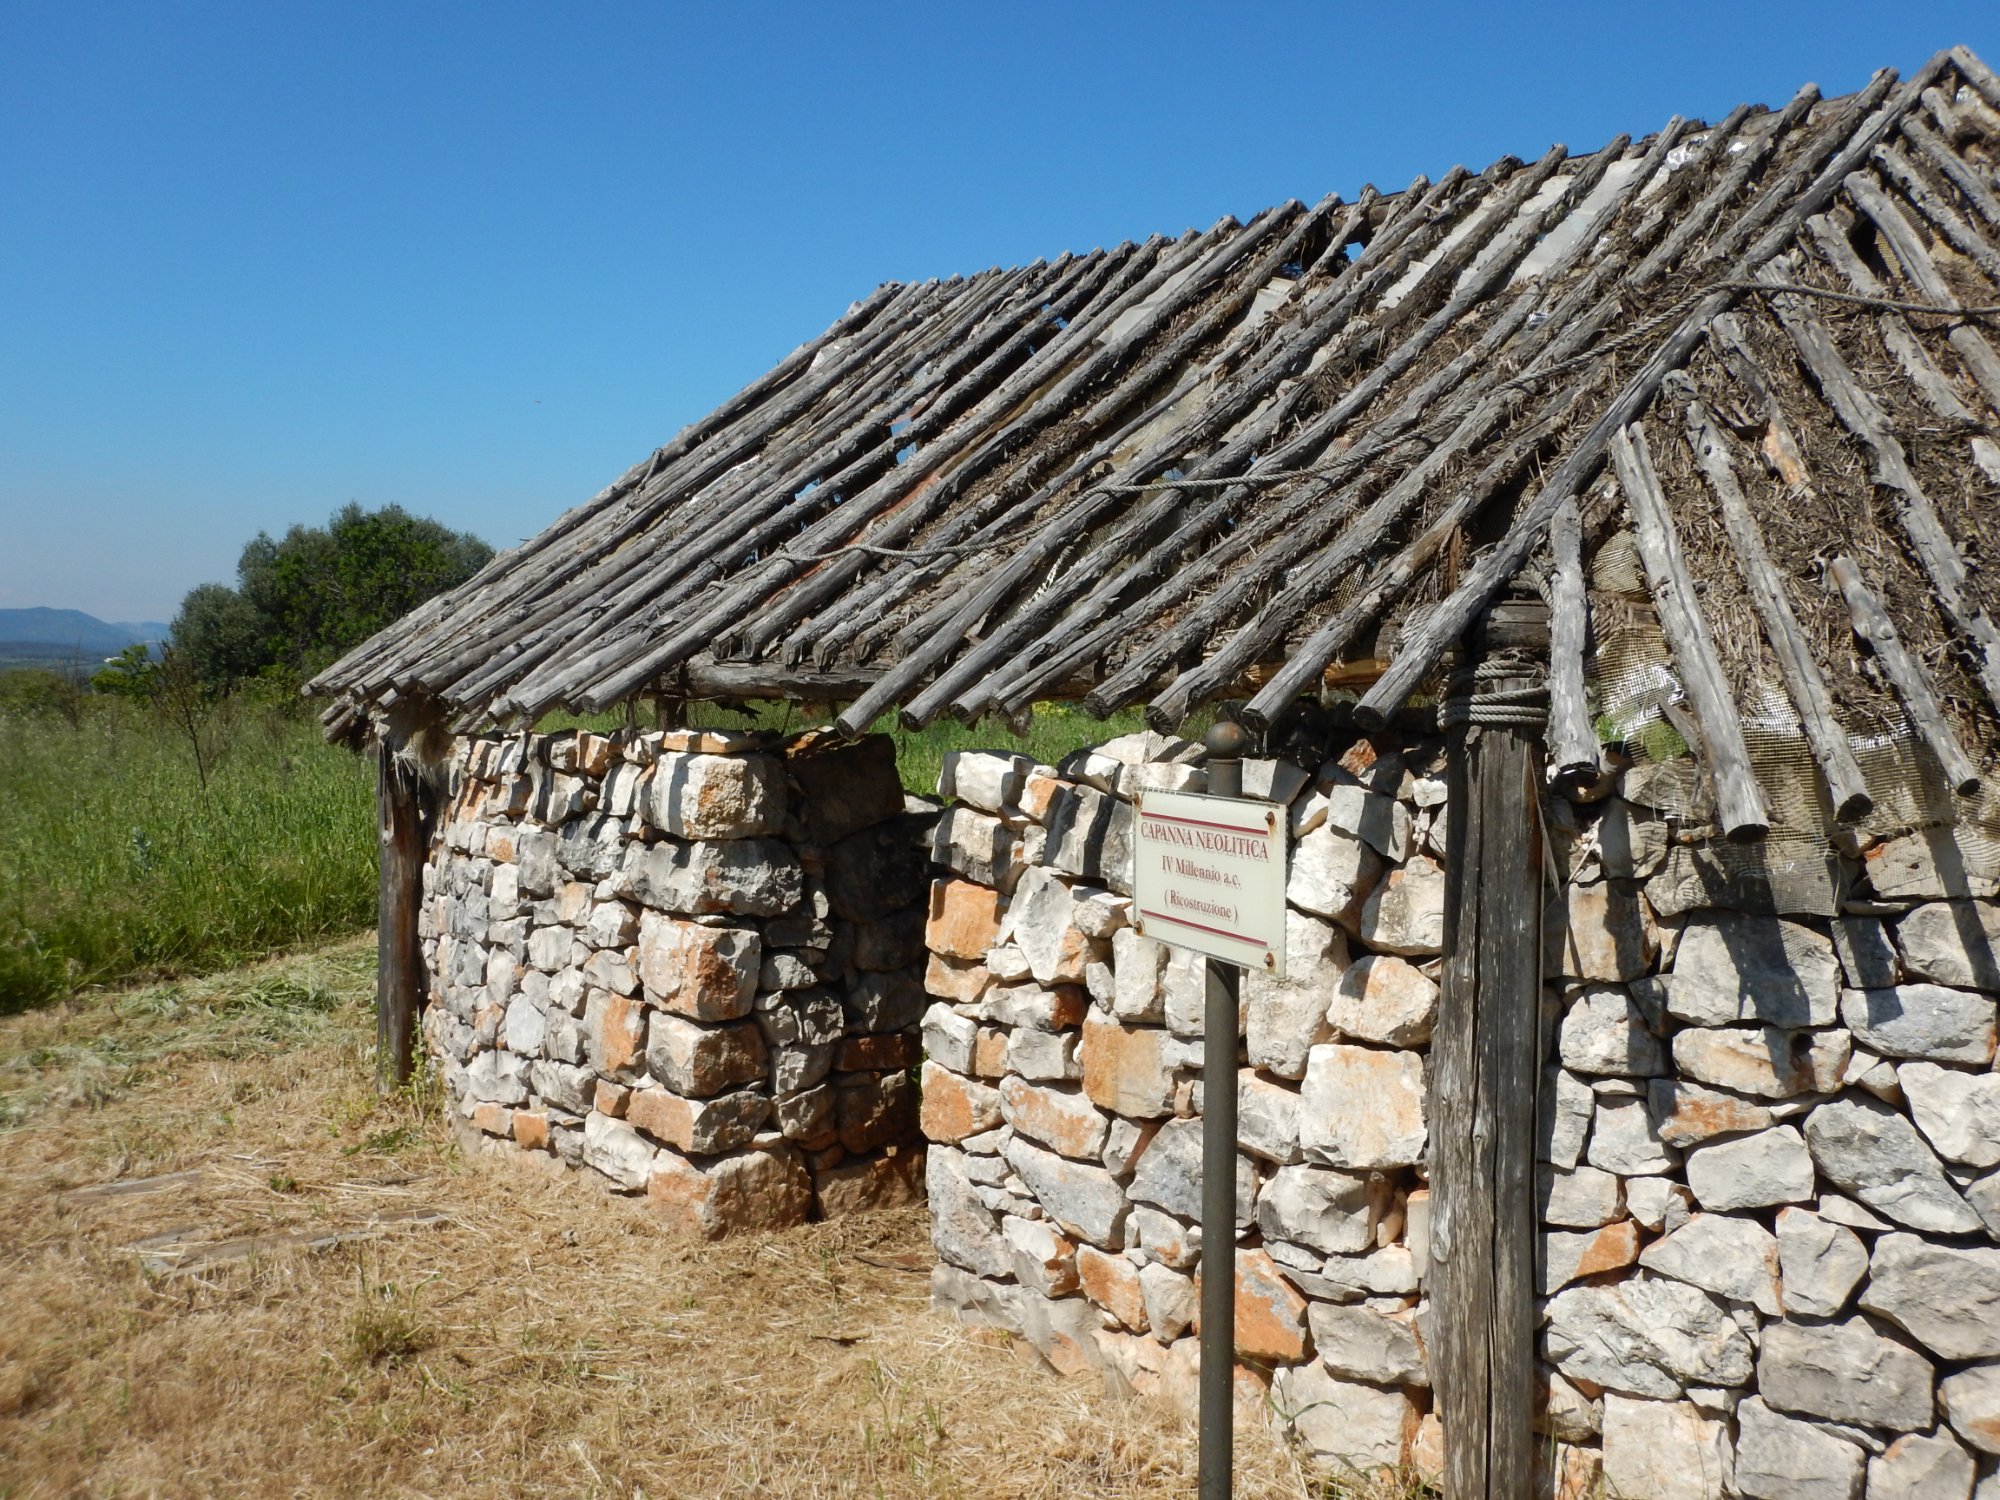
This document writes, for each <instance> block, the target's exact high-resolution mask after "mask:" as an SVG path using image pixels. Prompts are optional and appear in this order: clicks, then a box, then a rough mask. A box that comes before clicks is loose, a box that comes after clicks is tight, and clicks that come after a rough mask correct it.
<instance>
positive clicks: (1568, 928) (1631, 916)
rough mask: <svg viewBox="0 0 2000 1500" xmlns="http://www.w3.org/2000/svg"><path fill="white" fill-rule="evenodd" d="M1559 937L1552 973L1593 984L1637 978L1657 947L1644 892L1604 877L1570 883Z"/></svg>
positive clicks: (1648, 963) (1656, 928)
mask: <svg viewBox="0 0 2000 1500" xmlns="http://www.w3.org/2000/svg"><path fill="white" fill-rule="evenodd" d="M1560 939H1561V946H1560V951H1559V954H1558V958H1557V964H1556V965H1555V966H1554V967H1555V972H1557V973H1560V974H1564V975H1567V976H1568V977H1569V978H1570V979H1572V980H1583V981H1585V982H1589V983H1597V984H1619V983H1623V982H1624V981H1626V980H1628V979H1637V978H1639V977H1640V976H1641V975H1642V974H1645V973H1646V972H1647V971H1648V970H1649V969H1651V968H1652V966H1653V960H1654V959H1655V958H1656V957H1657V956H1658V955H1659V951H1660V934H1659V928H1658V927H1657V926H1656V924H1655V923H1654V921H1653V913H1652V910H1651V908H1649V907H1648V906H1647V905H1646V900H1645V897H1643V896H1641V895H1640V894H1639V893H1638V892H1637V891H1633V890H1629V889H1627V888H1625V887H1624V886H1621V885H1617V884H1614V883H1613V882H1611V881H1608V880H1600V881H1598V882H1597V883H1596V884H1595V885H1572V886H1570V888H1569V896H1568V914H1567V920H1566V921H1565V923H1564V925H1563V930H1562V932H1561V934H1560Z"/></svg>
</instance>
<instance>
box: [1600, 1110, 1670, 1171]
mask: <svg viewBox="0 0 2000 1500" xmlns="http://www.w3.org/2000/svg"><path fill="white" fill-rule="evenodd" d="M1678 1160H1679V1153H1678V1152H1676V1151H1675V1150H1674V1149H1673V1148H1672V1147H1671V1146H1669V1145H1667V1144H1666V1143H1665V1142H1663V1141H1662V1140H1661V1139H1660V1138H1659V1135H1658V1133H1657V1132H1656V1131H1655V1130H1654V1128H1653V1117H1652V1114H1651V1113H1650V1112H1649V1111H1648V1110H1647V1108H1646V1103H1645V1101H1644V1100H1643V1099H1618V1098H1610V1099H1599V1100H1598V1101H1597V1114H1596V1119H1595V1121H1594V1122H1593V1123H1592V1125H1591V1127H1590V1151H1589V1161H1590V1164H1591V1165H1592V1166H1593V1167H1600V1168H1602V1169H1603V1170H1604V1171H1607V1172H1616V1173H1617V1174H1618V1175H1619V1176H1621V1177H1649V1176H1653V1175H1655V1174H1657V1173H1660V1172H1671V1171H1672V1170H1673V1169H1674V1166H1675V1164H1676V1163H1677V1162H1678Z"/></svg>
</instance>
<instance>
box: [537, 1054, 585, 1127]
mask: <svg viewBox="0 0 2000 1500" xmlns="http://www.w3.org/2000/svg"><path fill="white" fill-rule="evenodd" d="M528 1078H529V1082H530V1084H531V1086H532V1087H533V1088H534V1091H535V1092H536V1093H537V1094H539V1095H540V1096H541V1097H542V1099H543V1100H544V1101H545V1102H546V1103H549V1104H553V1105H555V1106H556V1108H558V1109H566V1110H568V1111H569V1112H570V1113H571V1114H573V1115H580V1114H584V1113H586V1112H588V1110H589V1109H590V1106H591V1099H592V1097H593V1095H594V1093H595V1091H596V1087H597V1075H596V1073H595V1071H594V1070H593V1069H590V1068H580V1067H572V1066H569V1065H567V1064H565V1063H560V1062H554V1061H550V1062H540V1061H537V1062H534V1063H531V1064H529V1067H528Z"/></svg>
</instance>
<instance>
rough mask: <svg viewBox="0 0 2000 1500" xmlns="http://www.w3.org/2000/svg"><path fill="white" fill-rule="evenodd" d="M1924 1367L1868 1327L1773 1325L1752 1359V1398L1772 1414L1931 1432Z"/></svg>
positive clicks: (1854, 1323)
mask: <svg viewBox="0 0 2000 1500" xmlns="http://www.w3.org/2000/svg"><path fill="white" fill-rule="evenodd" d="M1934 1379H1935V1371H1933V1369H1932V1368H1931V1363H1930V1361H1929V1360H1927V1359H1925V1358H1924V1357H1923V1356H1922V1355H1921V1354H1919V1353H1917V1352H1916V1351H1915V1350H1914V1349H1911V1348H1909V1347H1908V1346H1907V1345H1904V1344H1901V1343H1898V1342H1897V1341H1896V1340H1894V1339H1891V1338H1885V1337H1883V1336H1882V1335H1881V1334H1879V1333H1877V1332H1876V1331H1875V1330H1874V1329H1873V1328H1872V1327H1870V1326H1869V1324H1868V1322H1867V1320H1866V1319H1863V1318H1853V1319H1850V1320H1849V1321H1847V1322H1845V1323H1812V1324H1806V1323H1790V1322H1777V1323H1772V1324H1770V1325H1768V1326H1767V1327H1766V1328H1765V1329H1764V1335H1763V1340H1762V1343H1761V1345H1760V1346H1759V1348H1758V1351H1757V1393H1758V1394H1759V1395H1760V1396H1762V1397H1763V1398H1764V1401H1765V1403H1766V1404H1767V1405H1769V1406H1770V1407H1771V1408H1772V1409H1773V1410H1774V1411H1782V1412H1787V1413H1790V1414H1792V1415H1794V1416H1804V1417H1819V1418H1824V1419H1825V1420H1827V1421H1832V1422H1851V1423H1856V1424H1859V1425H1861V1426H1866V1427H1885V1428H1888V1429H1889V1430H1890V1431H1892V1432H1917V1431H1921V1430H1923V1429H1925V1428H1928V1427H1929V1426H1930V1425H1931V1420H1932V1400H1931V1387H1932V1382H1933V1380H1934Z"/></svg>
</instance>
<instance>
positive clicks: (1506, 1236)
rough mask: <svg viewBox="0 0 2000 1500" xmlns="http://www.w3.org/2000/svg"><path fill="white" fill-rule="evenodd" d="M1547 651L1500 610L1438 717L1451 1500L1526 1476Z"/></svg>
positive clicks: (1507, 1488)
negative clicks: (1445, 795) (1443, 826)
mask: <svg viewBox="0 0 2000 1500" xmlns="http://www.w3.org/2000/svg"><path fill="white" fill-rule="evenodd" d="M1547 648H1548V616H1547V611H1546V609H1545V608H1544V607H1543V606H1542V605H1540V604H1539V603H1533V604H1528V603H1514V602H1507V603H1502V604H1498V605H1495V606H1494V608H1493V610H1492V611H1491V612H1490V613H1489V614H1488V615H1487V616H1486V617H1485V618H1484V619H1483V620H1482V621H1481V622H1480V624H1479V625H1477V626H1475V627H1474V630H1473V633H1472V636H1471V639H1470V640H1469V641H1468V649H1467V653H1466V664H1465V665H1464V666H1462V667H1461V668H1460V669H1459V670H1458V672H1457V673H1455V674H1454V676H1453V680H1452V688H1451V692H1450V693H1449V695H1448V696H1447V699H1446V702H1445V705H1444V707H1443V709H1442V710H1441V711H1440V714H1439V722H1440V725H1441V726H1443V727H1447V728H1448V730H1449V734H1450V744H1449V771H1448V775H1449V785H1450V804H1449V805H1450V809H1451V819H1450V825H1449V832H1448V835H1447V849H1446V873H1445V928H1444V949H1445V957H1444V975H1443V993H1442V996H1441V998H1440V1001H1439V1008H1438V1025H1437V1029H1436V1032H1435V1034H1434V1036H1433V1038H1432V1043H1431V1090H1430V1109H1431V1187H1432V1195H1431V1201H1432V1227H1431V1246H1430V1266H1429V1279H1430V1285H1431V1304H1432V1310H1431V1318H1430V1328H1431V1348H1432V1352H1433V1358H1434V1359H1435V1361H1436V1363H1435V1366H1434V1368H1433V1371H1432V1377H1433V1383H1434V1385H1435V1386H1436V1389H1437V1404H1438V1414H1439V1417H1440V1419H1441V1420H1442V1422H1443V1424H1444V1445H1445V1478H1444V1493H1445V1497H1446V1500H1527V1497H1528V1495H1529V1494H1530V1492H1531V1489H1532V1486H1533V1484H1534V1476H1535V1445H1534V1437H1533V1434H1532V1431H1531V1423H1532V1421H1533V1418H1534V1401H1535V1096H1536V1088H1537V1084H1538V1082H1539V1079H1540V1071H1541V1026H1540V1011H1541V943H1542V932H1541V919H1542V869H1543V853H1542V834H1541V818H1540V809H1539V806H1538V804H1537V797H1538V796H1539V789H1540V786H1541V762H1542V752H1541V746H1540V742H1541V736H1542V733H1543V727H1542V726H1543V721H1544V719H1545V713H1546V710H1545V707H1544V705H1545V704H1546V702H1547V690H1546V687H1545V677H1544V671H1543V667H1542V663H1543V662H1545V661H1546V659H1547Z"/></svg>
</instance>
